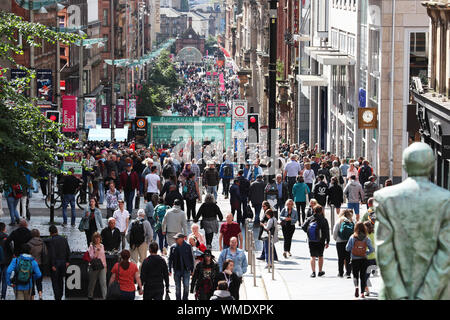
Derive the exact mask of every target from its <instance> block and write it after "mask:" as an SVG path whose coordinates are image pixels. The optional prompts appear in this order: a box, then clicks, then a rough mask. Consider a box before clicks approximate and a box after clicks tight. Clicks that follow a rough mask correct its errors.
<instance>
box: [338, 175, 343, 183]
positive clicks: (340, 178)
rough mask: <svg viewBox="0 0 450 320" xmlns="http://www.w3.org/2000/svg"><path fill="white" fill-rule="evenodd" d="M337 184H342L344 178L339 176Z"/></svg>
mask: <svg viewBox="0 0 450 320" xmlns="http://www.w3.org/2000/svg"><path fill="white" fill-rule="evenodd" d="M339 184H344V178H342V176H339Z"/></svg>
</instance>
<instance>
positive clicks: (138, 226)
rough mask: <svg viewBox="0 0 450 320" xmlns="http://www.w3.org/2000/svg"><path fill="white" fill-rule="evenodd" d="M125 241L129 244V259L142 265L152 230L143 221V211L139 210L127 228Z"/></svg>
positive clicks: (151, 237) (146, 221) (150, 240)
mask: <svg viewBox="0 0 450 320" xmlns="http://www.w3.org/2000/svg"><path fill="white" fill-rule="evenodd" d="M126 238H127V241H128V243H129V244H130V249H131V250H130V253H131V259H132V260H133V261H134V262H135V263H136V264H138V263H140V268H142V263H143V262H144V260H145V258H147V249H148V245H149V244H150V242H152V240H153V230H152V226H151V225H150V222H148V220H146V219H145V211H144V209H139V211H138V217H137V218H136V219H135V220H133V221H132V222H131V223H130V225H129V226H128V230H127V235H126Z"/></svg>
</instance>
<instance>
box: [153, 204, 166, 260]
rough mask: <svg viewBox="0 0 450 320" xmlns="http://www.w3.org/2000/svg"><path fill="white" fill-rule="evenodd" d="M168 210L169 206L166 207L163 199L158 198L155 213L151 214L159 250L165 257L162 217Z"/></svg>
mask: <svg viewBox="0 0 450 320" xmlns="http://www.w3.org/2000/svg"><path fill="white" fill-rule="evenodd" d="M168 209H170V207H169V206H167V205H166V203H165V201H164V198H163V197H160V198H159V204H158V205H157V206H156V208H155V210H154V211H155V213H154V214H153V221H154V222H155V228H154V232H155V233H156V234H157V235H158V241H159V248H161V254H162V255H164V256H165V255H167V246H168V245H167V238H166V236H165V235H163V232H162V222H163V220H164V216H165V215H166V213H167V210H168Z"/></svg>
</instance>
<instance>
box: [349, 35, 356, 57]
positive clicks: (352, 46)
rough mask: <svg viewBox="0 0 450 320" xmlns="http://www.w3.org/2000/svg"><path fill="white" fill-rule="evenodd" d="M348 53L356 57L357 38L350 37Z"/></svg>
mask: <svg viewBox="0 0 450 320" xmlns="http://www.w3.org/2000/svg"><path fill="white" fill-rule="evenodd" d="M347 53H348V54H349V55H351V56H353V57H354V56H355V36H352V35H349V36H348V47H347Z"/></svg>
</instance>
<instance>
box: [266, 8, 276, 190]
mask: <svg viewBox="0 0 450 320" xmlns="http://www.w3.org/2000/svg"><path fill="white" fill-rule="evenodd" d="M269 4H270V6H269V35H270V36H269V88H268V89H269V119H268V120H269V121H268V123H269V128H268V130H267V131H268V132H267V138H268V141H267V147H268V155H267V156H268V158H269V160H271V166H270V167H269V182H270V181H271V180H272V179H273V178H274V177H275V152H276V150H273V149H272V147H273V146H272V140H274V141H276V139H277V138H278V137H275V139H272V133H273V132H272V131H275V126H276V117H277V114H276V63H277V20H278V19H277V18H278V13H277V6H278V0H270V1H269Z"/></svg>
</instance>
